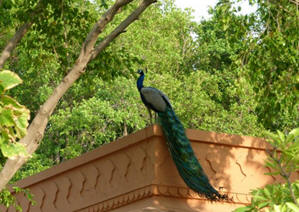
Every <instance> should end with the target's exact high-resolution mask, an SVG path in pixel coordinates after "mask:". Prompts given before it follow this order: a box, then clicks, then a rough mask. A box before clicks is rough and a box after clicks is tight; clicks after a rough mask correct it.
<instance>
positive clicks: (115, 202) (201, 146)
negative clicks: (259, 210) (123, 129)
mask: <svg viewBox="0 0 299 212" xmlns="http://www.w3.org/2000/svg"><path fill="white" fill-rule="evenodd" d="M186 132H187V136H188V137H189V139H190V140H191V142H192V146H193V148H194V151H195V153H196V155H197V156H198V159H199V161H200V163H201V164H202V166H203V168H204V170H205V171H206V173H207V175H208V176H209V178H210V181H211V183H212V185H214V186H215V188H217V189H219V190H220V191H221V192H222V193H226V194H228V196H229V198H230V200H228V201H223V202H210V201H207V200H206V199H205V198H203V197H201V196H198V195H197V194H196V193H194V192H193V191H191V190H190V189H188V188H187V187H186V185H185V184H184V182H183V181H182V180H181V178H180V177H179V175H178V172H177V171H176V169H175V166H174V163H173V162H172V160H171V158H170V155H169V153H168V150H167V147H166V144H165V141H164V137H163V135H162V132H161V129H160V128H159V127H158V126H156V125H154V126H151V127H148V128H146V129H143V130H141V131H138V132H136V133H134V134H131V135H129V136H126V137H123V138H121V139H119V140H116V141H114V142H112V143H110V144H106V145H103V146H101V147H99V148H97V149H95V150H93V151H91V152H88V153H86V154H83V155H82V156H80V157H78V158H74V159H72V160H69V161H66V162H64V163H62V164H60V165H58V166H55V167H53V168H50V169H48V170H45V171H43V172H41V173H38V174H37V175H34V176H31V177H28V178H26V179H23V180H21V181H19V182H17V185H18V186H20V187H23V188H29V189H30V190H31V192H32V193H33V195H34V199H35V200H36V202H37V204H36V205H34V206H30V205H29V203H28V201H27V200H26V199H25V198H24V197H23V196H22V195H19V196H18V201H19V202H20V204H21V205H22V208H23V211H24V212H26V211H33V212H34V211H45V212H55V211H63V212H67V211H82V212H83V211H84V212H89V211H98V212H104V211H113V212H151V211H157V212H159V211H161V212H162V211H163V212H164V211H165V212H166V211H167V212H184V211H185V212H189V211H190V212H191V211H206V212H212V211H223V212H225V211H232V210H233V209H234V208H236V207H239V206H242V205H244V204H247V203H248V202H249V201H250V196H249V192H250V190H251V189H254V188H256V187H262V186H264V185H266V184H268V183H273V182H275V181H281V179H280V178H279V177H277V178H276V177H271V176H266V175H264V173H265V172H268V171H269V170H268V169H267V168H265V167H264V166H263V164H264V160H265V158H266V152H265V149H266V148H269V146H267V144H266V143H265V142H264V141H263V140H262V139H259V138H253V137H246V136H237V135H228V134H219V133H213V132H205V131H200V130H187V131H186ZM294 178H297V179H298V175H296V176H294ZM0 211H9V212H10V211H15V210H14V209H13V208H9V209H5V208H3V207H2V208H1V207H0Z"/></svg>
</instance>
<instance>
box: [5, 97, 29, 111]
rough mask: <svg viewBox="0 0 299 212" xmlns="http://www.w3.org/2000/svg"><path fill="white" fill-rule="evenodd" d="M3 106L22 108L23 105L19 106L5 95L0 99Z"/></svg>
mask: <svg viewBox="0 0 299 212" xmlns="http://www.w3.org/2000/svg"><path fill="white" fill-rule="evenodd" d="M0 100H1V101H2V102H3V104H4V105H12V106H13V107H15V108H18V109H19V108H24V106H23V105H21V104H19V103H18V102H17V101H16V100H15V99H14V98H12V97H10V96H7V95H2V96H1V99H0Z"/></svg>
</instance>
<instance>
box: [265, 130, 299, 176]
mask: <svg viewBox="0 0 299 212" xmlns="http://www.w3.org/2000/svg"><path fill="white" fill-rule="evenodd" d="M266 135H267V136H268V137H269V138H270V139H271V140H268V142H269V143H270V144H271V145H272V146H273V147H274V149H273V150H272V151H271V152H269V154H270V157H268V159H267V161H266V166H267V167H269V168H272V169H274V170H275V172H274V173H267V174H271V175H277V174H280V175H281V176H282V177H283V178H284V179H285V180H287V179H288V178H289V177H290V174H291V173H292V172H294V171H297V170H299V128H296V129H293V130H292V131H291V132H290V133H289V134H288V135H287V136H285V135H284V134H283V133H282V132H281V131H279V130H278V131H277V133H276V134H274V133H270V132H267V133H266Z"/></svg>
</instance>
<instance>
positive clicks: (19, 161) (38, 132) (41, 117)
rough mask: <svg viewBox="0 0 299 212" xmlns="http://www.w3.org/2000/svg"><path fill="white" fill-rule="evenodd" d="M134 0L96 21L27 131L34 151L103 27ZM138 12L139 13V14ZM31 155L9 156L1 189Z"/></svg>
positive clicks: (122, 2)
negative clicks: (11, 157) (50, 118)
mask: <svg viewBox="0 0 299 212" xmlns="http://www.w3.org/2000/svg"><path fill="white" fill-rule="evenodd" d="M131 1H133V0H117V1H116V3H115V4H114V5H113V6H112V7H111V8H110V9H109V10H108V11H107V12H106V13H105V14H104V15H103V16H102V17H101V19H100V20H99V21H98V22H97V23H95V25H94V27H93V29H92V30H91V31H90V33H89V34H88V35H87V37H86V39H85V41H84V43H83V44H82V48H81V52H80V55H79V56H78V58H77V60H76V62H75V64H74V65H73V67H72V69H71V70H70V71H69V73H68V74H67V75H66V76H65V77H64V79H63V80H62V82H61V83H60V84H59V85H58V86H57V87H56V88H55V89H54V91H53V94H52V95H51V96H50V97H49V98H48V99H47V101H46V102H45V103H44V104H43V105H42V106H41V107H40V110H39V111H38V113H37V114H36V116H35V118H34V119H33V121H32V123H31V124H30V126H29V127H28V131H27V135H26V136H25V137H24V138H23V139H21V140H20V143H22V144H24V145H25V147H26V149H27V151H28V153H29V154H30V155H31V154H32V153H33V152H34V151H35V150H36V149H37V147H38V146H39V144H40V141H41V139H42V138H43V135H44V131H45V128H46V125H47V123H48V120H49V117H50V116H51V114H52V112H53V110H54V109H55V107H56V105H57V103H58V101H59V99H60V98H61V97H62V96H63V95H64V93H65V92H66V91H67V90H68V89H69V88H70V87H71V86H72V85H73V83H74V82H75V81H76V80H77V79H78V78H79V77H80V75H81V74H82V73H84V70H85V67H86V65H87V64H88V62H89V61H90V60H91V59H93V58H94V57H92V55H93V49H94V45H95V43H96V40H97V38H98V35H99V34H100V33H101V32H102V31H103V29H104V28H105V26H106V25H107V24H108V23H109V22H111V21H112V20H113V17H114V16H115V14H116V13H117V12H118V10H119V9H120V8H122V7H123V6H125V5H126V4H128V3H130V2H131ZM144 2H145V3H144ZM154 2H155V1H153V0H144V1H143V2H142V3H141V5H143V6H142V9H140V7H138V8H137V9H136V10H135V11H139V12H137V14H138V15H140V13H142V12H143V11H144V10H145V9H146V8H147V7H148V6H149V5H150V4H152V3H154ZM133 14H135V12H133ZM138 15H137V16H136V17H138ZM129 17H130V16H129ZM136 17H135V18H131V19H130V20H131V21H130V22H129V21H127V22H126V26H128V25H130V24H131V23H132V22H133V21H134V20H136ZM126 20H127V19H126ZM122 24H123V23H122ZM122 24H121V25H122ZM113 32H114V31H113ZM113 32H112V33H113ZM112 33H111V34H112ZM117 34H119V33H117ZM116 36H117V35H114V37H112V36H110V37H109V36H108V37H109V40H107V39H105V40H104V41H102V43H103V42H105V44H102V43H100V44H99V46H101V49H99V48H97V49H98V50H97V52H98V53H99V52H100V51H102V50H103V49H104V48H105V47H106V46H107V45H108V44H109V42H111V41H112V40H113V39H114V38H115V37H116ZM107 42H108V43H107ZM27 159H28V158H26V157H22V156H18V157H16V159H14V160H12V159H8V160H7V161H6V163H5V165H4V167H3V169H2V171H1V173H0V179H1V180H0V191H1V190H2V189H3V188H4V187H5V186H6V184H7V183H8V182H9V180H10V179H11V178H12V177H13V175H14V174H15V172H16V171H17V170H18V169H19V168H20V167H21V166H22V165H23V164H24V163H25V162H26V161H27Z"/></svg>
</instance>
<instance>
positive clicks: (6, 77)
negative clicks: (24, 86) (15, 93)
mask: <svg viewBox="0 0 299 212" xmlns="http://www.w3.org/2000/svg"><path fill="white" fill-rule="evenodd" d="M21 83H22V79H21V78H20V77H19V76H18V75H17V74H15V73H14V72H11V71H8V70H4V71H1V72H0V84H1V85H2V86H3V88H4V90H8V89H11V88H13V87H15V86H17V85H18V84H21Z"/></svg>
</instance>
